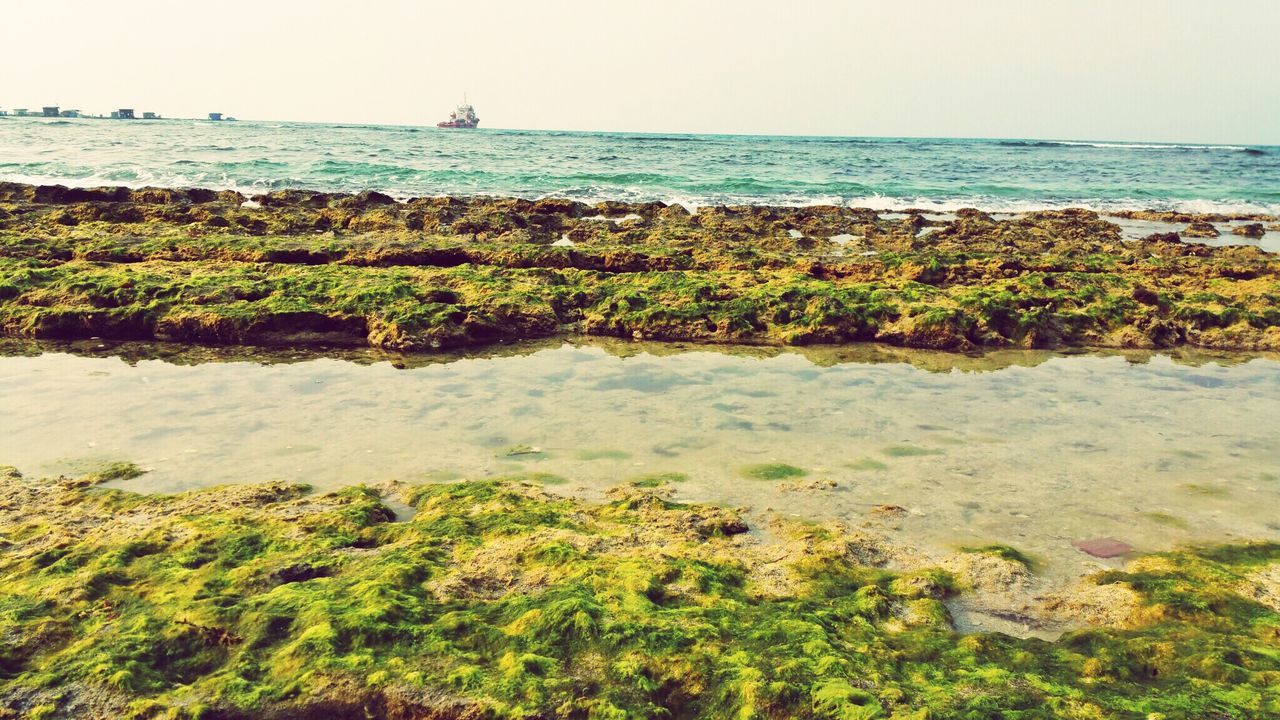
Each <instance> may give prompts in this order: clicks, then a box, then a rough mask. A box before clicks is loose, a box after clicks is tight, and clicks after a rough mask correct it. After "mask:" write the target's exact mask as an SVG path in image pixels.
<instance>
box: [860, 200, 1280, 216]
mask: <svg viewBox="0 0 1280 720" xmlns="http://www.w3.org/2000/svg"><path fill="white" fill-rule="evenodd" d="M845 204H846V205H848V206H849V207H864V208H870V209H872V210H880V211H885V212H892V211H895V210H898V211H900V210H906V209H908V208H913V209H919V210H924V211H926V212H934V213H952V212H955V211H957V210H960V209H963V208H976V209H978V210H982V211H983V212H989V213H1024V212H1034V211H1037V210H1062V209H1065V208H1083V209H1085V210H1093V211H1095V212H1118V211H1121V210H1156V211H1161V212H1164V211H1169V212H1181V213H1194V214H1213V213H1221V214H1223V215H1280V203H1276V204H1266V203H1257V202H1248V201H1244V200H1205V199H1157V198H1112V199H1098V198H1093V199H1089V198H1063V199H1053V200H1038V199H1025V198H1024V199H1010V198H993V197H958V198H930V197H890V196H885V195H868V196H864V197H855V198H849V199H848V200H847V201H846V202H845Z"/></svg>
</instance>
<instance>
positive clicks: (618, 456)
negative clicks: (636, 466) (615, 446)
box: [576, 449, 631, 460]
mask: <svg viewBox="0 0 1280 720" xmlns="http://www.w3.org/2000/svg"><path fill="white" fill-rule="evenodd" d="M576 457H577V458H578V459H579V460H626V459H627V458H629V457H631V453H628V452H624V451H622V450H607V449H598V450H579V451H578V452H577V454H576Z"/></svg>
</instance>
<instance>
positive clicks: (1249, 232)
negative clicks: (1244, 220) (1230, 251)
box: [1231, 223, 1267, 240]
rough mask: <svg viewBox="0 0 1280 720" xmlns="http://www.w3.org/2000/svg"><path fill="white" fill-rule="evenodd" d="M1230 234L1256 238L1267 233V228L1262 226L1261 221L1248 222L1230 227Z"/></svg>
mask: <svg viewBox="0 0 1280 720" xmlns="http://www.w3.org/2000/svg"><path fill="white" fill-rule="evenodd" d="M1231 234H1233V235H1239V236H1240V237H1246V238H1250V239H1252V240H1257V239H1258V238H1261V237H1262V236H1263V235H1266V234H1267V229H1266V228H1265V227H1263V226H1262V223H1248V224H1246V225H1240V226H1238V227H1233V228H1231Z"/></svg>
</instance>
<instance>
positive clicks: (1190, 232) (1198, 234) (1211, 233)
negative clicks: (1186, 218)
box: [1182, 222, 1222, 238]
mask: <svg viewBox="0 0 1280 720" xmlns="http://www.w3.org/2000/svg"><path fill="white" fill-rule="evenodd" d="M1221 234H1222V233H1220V232H1218V228H1216V227H1214V226H1213V223H1207V222H1193V223H1191V224H1190V225H1188V226H1187V228H1186V229H1185V230H1183V231H1182V236H1183V237H1189V238H1216V237H1218V236H1219V235H1221Z"/></svg>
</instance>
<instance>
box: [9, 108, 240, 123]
mask: <svg viewBox="0 0 1280 720" xmlns="http://www.w3.org/2000/svg"><path fill="white" fill-rule="evenodd" d="M0 117H4V118H26V119H33V120H38V119H49V120H197V121H199V120H207V121H210V122H235V121H236V118H234V117H231V116H230V115H224V114H223V113H220V112H211V113H209V114H208V115H207V116H206V117H203V118H199V117H193V118H185V117H176V118H173V117H165V116H163V115H161V114H160V113H157V112H153V111H150V110H144V111H143V112H142V113H138V111H137V110H135V109H134V108H117V109H115V110H112V111H111V112H110V113H108V114H106V115H103V114H97V115H94V114H90V113H86V112H83V111H81V110H78V109H71V108H68V109H66V110H63V109H62V108H61V107H60V106H58V105H45V106H42V107H41V108H40V109H39V110H32V109H31V108H14V109H12V110H6V109H4V108H0Z"/></svg>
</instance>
